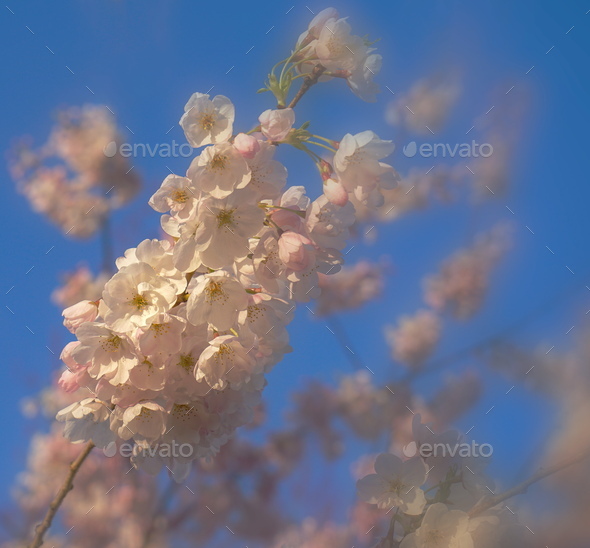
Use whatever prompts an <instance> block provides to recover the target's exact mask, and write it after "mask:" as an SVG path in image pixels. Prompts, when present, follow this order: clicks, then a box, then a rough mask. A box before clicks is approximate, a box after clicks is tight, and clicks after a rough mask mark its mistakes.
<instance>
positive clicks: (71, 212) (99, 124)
mask: <svg viewBox="0 0 590 548" xmlns="http://www.w3.org/2000/svg"><path fill="white" fill-rule="evenodd" d="M121 142H122V137H121V134H120V133H119V131H118V129H117V127H116V125H115V120H114V117H113V116H112V115H111V113H110V112H108V110H107V108H106V107H100V106H84V107H82V108H70V109H67V110H65V111H62V112H61V113H60V114H59V117H58V124H57V125H56V126H55V127H54V128H53V130H52V132H51V134H50V136H49V140H48V142H47V143H46V144H45V145H44V146H43V147H41V148H40V149H39V150H37V151H33V150H30V148H29V147H28V145H21V146H20V147H19V146H17V147H16V148H15V150H14V151H13V154H12V156H13V158H12V162H11V166H10V167H11V172H12V175H13V177H14V179H15V180H16V181H17V183H18V188H19V190H20V191H21V192H22V193H23V194H24V195H25V196H26V197H27V198H28V199H29V201H30V202H31V205H32V207H33V209H34V210H35V211H38V212H39V213H43V214H44V215H46V216H47V217H48V218H49V219H50V220H51V221H52V222H53V223H55V224H56V225H57V226H58V227H59V228H60V229H61V230H62V231H63V232H64V233H65V234H68V235H72V236H76V237H89V236H91V235H92V234H94V232H96V231H97V230H98V229H99V228H100V227H101V226H102V225H103V223H104V220H105V217H106V216H107V215H108V213H109V211H110V210H111V209H113V208H117V207H120V206H122V205H124V204H125V203H127V202H128V201H129V200H131V199H132V198H133V196H135V194H136V193H137V191H138V190H139V179H138V177H137V176H136V174H135V172H133V171H132V167H133V166H130V165H129V162H128V159H127V158H125V157H124V156H122V155H121V154H120V152H119V145H120V144H121ZM55 160H57V164H56V163H55ZM45 162H51V166H47V165H45Z"/></svg>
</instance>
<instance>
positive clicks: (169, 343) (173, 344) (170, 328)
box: [139, 314, 186, 356]
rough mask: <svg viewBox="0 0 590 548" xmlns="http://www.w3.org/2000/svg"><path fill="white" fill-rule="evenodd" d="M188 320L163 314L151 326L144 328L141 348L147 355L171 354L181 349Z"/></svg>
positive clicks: (141, 336) (140, 340) (140, 342)
mask: <svg viewBox="0 0 590 548" xmlns="http://www.w3.org/2000/svg"><path fill="white" fill-rule="evenodd" d="M185 325H186V322H185V321H184V320H183V319H181V318H178V317H176V316H173V315H171V314H163V315H162V316H161V317H160V318H158V319H157V320H156V321H155V322H154V323H152V324H151V325H150V326H149V328H147V329H142V333H141V335H140V336H139V349H140V350H141V352H142V353H143V354H144V355H145V356H153V355H155V354H160V355H163V356H169V355H171V354H175V353H176V352H178V351H179V350H180V345H181V338H182V332H183V331H184V327H185Z"/></svg>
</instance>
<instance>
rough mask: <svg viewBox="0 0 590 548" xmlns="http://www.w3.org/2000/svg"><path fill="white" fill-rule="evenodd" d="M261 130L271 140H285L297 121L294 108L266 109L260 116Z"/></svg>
mask: <svg viewBox="0 0 590 548" xmlns="http://www.w3.org/2000/svg"><path fill="white" fill-rule="evenodd" d="M258 121H259V122H260V130H261V131H262V134H263V135H264V136H265V137H266V138H267V139H268V140H269V141H275V142H280V141H283V140H284V139H285V138H286V137H287V135H288V134H289V132H290V131H291V128H292V127H293V124H294V123H295V111H294V110H293V109H292V108H282V109H277V110H272V109H268V110H265V111H264V112H263V113H262V114H261V115H260V116H259V117H258Z"/></svg>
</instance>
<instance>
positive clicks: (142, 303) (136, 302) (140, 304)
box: [129, 293, 149, 310]
mask: <svg viewBox="0 0 590 548" xmlns="http://www.w3.org/2000/svg"><path fill="white" fill-rule="evenodd" d="M129 304H130V305H132V306H134V307H135V308H137V310H142V309H143V308H145V307H146V306H147V305H148V304H149V303H148V301H147V299H146V298H145V297H144V296H143V295H141V294H139V293H138V294H137V295H135V296H134V297H133V298H132V299H131V300H130V301H129Z"/></svg>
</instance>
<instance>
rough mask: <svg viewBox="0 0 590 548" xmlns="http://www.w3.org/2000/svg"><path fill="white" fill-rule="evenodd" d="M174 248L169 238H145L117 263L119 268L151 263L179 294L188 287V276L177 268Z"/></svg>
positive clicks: (157, 272) (126, 252)
mask: <svg viewBox="0 0 590 548" xmlns="http://www.w3.org/2000/svg"><path fill="white" fill-rule="evenodd" d="M164 217H165V216H164ZM176 236H178V235H176ZM174 249H175V248H174ZM174 249H173V247H172V244H171V243H170V242H169V241H168V240H155V239H154V240H143V242H141V243H140V244H139V245H138V246H137V247H132V248H131V249H128V250H127V251H125V256H124V257H119V258H118V259H117V260H116V261H115V263H116V265H117V268H118V269H119V270H121V269H122V268H123V267H125V266H129V265H132V264H136V263H146V264H149V265H150V266H151V267H152V268H153V269H154V271H155V272H156V274H158V275H159V276H163V277H165V278H166V279H167V280H168V281H169V282H170V283H172V284H174V285H175V286H176V292H177V293H178V294H179V293H182V292H183V291H184V289H185V288H186V278H185V277H184V275H183V274H182V272H178V270H177V269H176V268H175V265H174V260H173V252H174Z"/></svg>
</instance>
